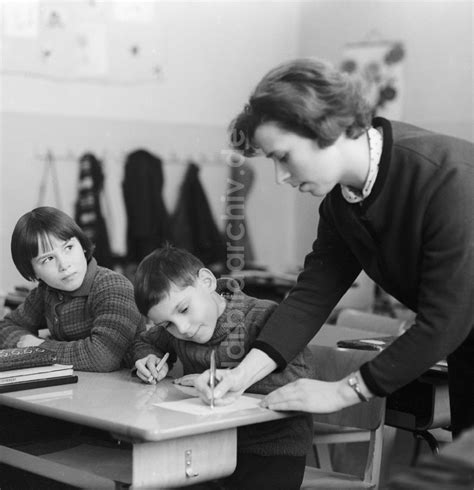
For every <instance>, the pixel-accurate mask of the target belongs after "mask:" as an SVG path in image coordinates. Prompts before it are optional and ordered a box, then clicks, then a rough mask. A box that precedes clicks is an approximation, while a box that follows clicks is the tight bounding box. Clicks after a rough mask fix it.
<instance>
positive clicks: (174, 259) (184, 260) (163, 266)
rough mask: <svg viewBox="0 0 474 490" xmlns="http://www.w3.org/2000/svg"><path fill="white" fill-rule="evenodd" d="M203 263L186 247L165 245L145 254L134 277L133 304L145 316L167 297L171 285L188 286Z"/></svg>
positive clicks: (193, 281) (196, 276) (192, 282)
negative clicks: (185, 248)
mask: <svg viewBox="0 0 474 490" xmlns="http://www.w3.org/2000/svg"><path fill="white" fill-rule="evenodd" d="M203 267H204V264H203V263H202V262H201V261H200V260H199V259H198V258H197V257H195V256H194V255H193V254H191V253H190V252H188V251H187V250H184V249H181V248H176V247H173V246H172V245H170V244H166V245H165V246H164V247H163V248H158V249H156V250H155V251H153V252H152V253H151V254H149V255H147V256H146V257H145V258H144V259H143V260H142V261H141V262H140V264H139V265H138V268H137V271H136V273H135V278H134V289H135V303H136V304H137V307H138V310H139V311H140V313H141V314H142V315H145V316H147V315H148V312H149V311H150V309H151V308H153V306H155V305H157V304H158V303H159V302H160V301H161V300H162V299H163V298H164V297H165V296H167V295H168V294H169V292H170V290H171V288H172V286H178V287H180V288H185V287H187V286H192V285H194V283H195V282H196V279H197V278H198V274H199V271H200V269H202V268H203Z"/></svg>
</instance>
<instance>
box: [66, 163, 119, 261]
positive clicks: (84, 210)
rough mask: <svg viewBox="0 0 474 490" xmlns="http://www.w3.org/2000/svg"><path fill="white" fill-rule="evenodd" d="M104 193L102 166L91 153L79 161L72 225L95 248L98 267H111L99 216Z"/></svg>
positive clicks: (105, 237) (106, 236)
mask: <svg viewBox="0 0 474 490" xmlns="http://www.w3.org/2000/svg"><path fill="white" fill-rule="evenodd" d="M103 189H104V173H103V171H102V162H101V161H100V160H98V159H97V158H96V157H95V156H94V155H93V154H92V153H85V154H84V155H83V156H82V157H81V158H80V159H79V183H78V196H77V200H76V205H75V216H74V218H75V221H76V223H77V224H78V225H79V226H80V227H81V229H82V230H83V231H84V233H85V234H86V235H87V236H88V237H89V239H90V240H91V241H92V243H94V244H95V250H94V257H95V258H96V260H97V263H98V264H99V265H101V266H103V267H108V268H109V269H111V268H112V267H113V258H112V252H111V250H110V242H109V235H108V232H107V227H106V224H105V219H104V216H103V214H102V209H101V204H100V196H101V193H102V191H103Z"/></svg>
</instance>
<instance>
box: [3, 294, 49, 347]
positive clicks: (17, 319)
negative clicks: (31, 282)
mask: <svg viewBox="0 0 474 490" xmlns="http://www.w3.org/2000/svg"><path fill="white" fill-rule="evenodd" d="M43 328H46V322H45V319H44V290H43V289H42V288H41V287H37V288H35V289H33V290H32V291H31V292H30V293H29V294H28V296H27V297H26V298H25V301H24V302H23V303H22V304H21V305H19V306H18V308H16V309H14V310H13V311H12V312H11V313H8V314H7V315H5V318H3V319H2V320H0V348H2V349H13V348H15V347H16V346H17V343H18V341H19V340H20V338H21V337H22V336H23V335H35V336H37V335H38V330H40V329H43Z"/></svg>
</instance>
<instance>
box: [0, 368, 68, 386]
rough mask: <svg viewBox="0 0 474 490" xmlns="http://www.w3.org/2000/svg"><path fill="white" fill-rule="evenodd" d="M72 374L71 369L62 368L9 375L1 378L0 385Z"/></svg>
mask: <svg viewBox="0 0 474 490" xmlns="http://www.w3.org/2000/svg"><path fill="white" fill-rule="evenodd" d="M72 374H73V370H72V369H63V370H59V371H50V372H46V373H33V374H24V375H22V376H9V377H8V378H1V379H0V385H6V384H12V383H22V382H23V381H34V380H36V379H48V378H58V377H60V376H70V375H72Z"/></svg>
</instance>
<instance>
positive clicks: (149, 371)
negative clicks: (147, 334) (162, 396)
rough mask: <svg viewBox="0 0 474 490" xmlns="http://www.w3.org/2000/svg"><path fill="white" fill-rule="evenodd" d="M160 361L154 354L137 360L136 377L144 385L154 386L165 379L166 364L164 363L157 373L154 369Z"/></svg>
mask: <svg viewBox="0 0 474 490" xmlns="http://www.w3.org/2000/svg"><path fill="white" fill-rule="evenodd" d="M160 361H161V359H160V358H159V357H158V356H155V354H148V355H147V356H146V357H143V358H142V359H138V361H136V362H135V367H136V368H137V376H138V377H139V378H140V379H141V380H142V381H143V382H145V383H149V384H152V385H154V384H156V383H158V382H159V381H161V380H162V379H163V378H165V377H166V375H167V374H168V369H169V368H168V364H167V363H165V364H164V365H163V366H162V367H161V369H160V370H159V371H157V369H156V367H157V366H158V364H159V363H160Z"/></svg>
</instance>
